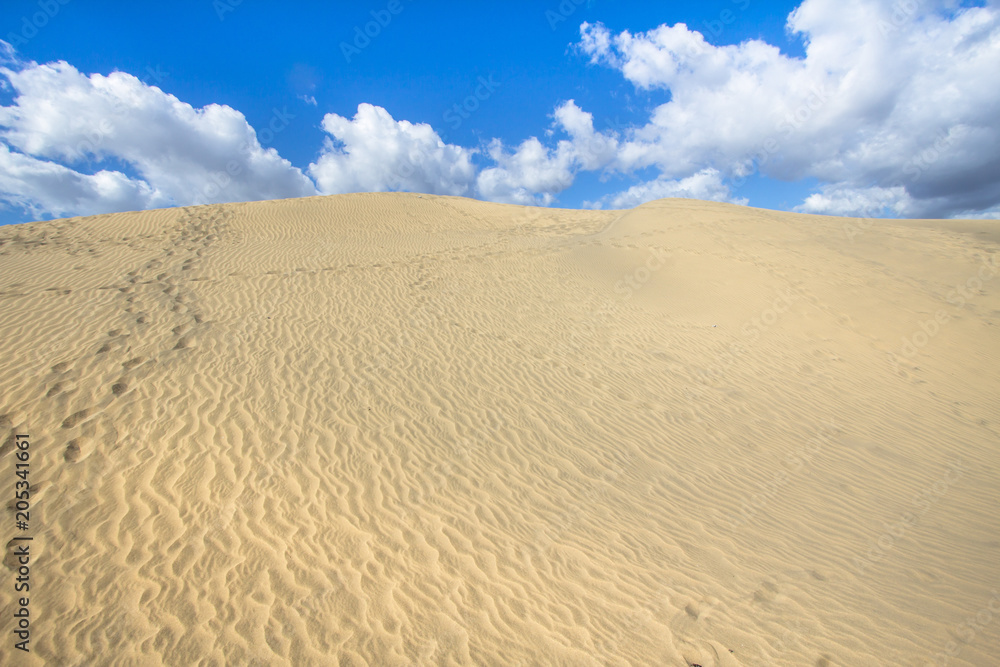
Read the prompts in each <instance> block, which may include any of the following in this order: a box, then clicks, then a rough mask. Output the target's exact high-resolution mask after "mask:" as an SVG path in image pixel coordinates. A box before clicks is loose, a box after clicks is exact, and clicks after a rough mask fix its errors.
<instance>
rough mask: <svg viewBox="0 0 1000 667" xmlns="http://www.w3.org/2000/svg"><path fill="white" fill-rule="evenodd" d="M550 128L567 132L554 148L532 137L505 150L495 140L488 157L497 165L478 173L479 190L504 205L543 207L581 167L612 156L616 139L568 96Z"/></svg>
mask: <svg viewBox="0 0 1000 667" xmlns="http://www.w3.org/2000/svg"><path fill="white" fill-rule="evenodd" d="M553 117H554V125H555V128H556V129H558V130H561V131H562V132H564V133H566V134H567V135H569V139H562V140H560V141H559V142H558V143H557V144H556V147H555V148H554V149H550V148H547V147H545V146H544V145H542V142H541V141H539V140H538V139H537V138H536V137H531V138H529V139H526V140H525V141H523V142H522V143H521V144H520V145H519V146H518V147H517V148H516V149H515V150H513V151H509V150H507V149H505V147H504V145H503V143H502V142H501V141H500V140H498V139H494V140H493V141H492V142H491V143H490V146H489V150H488V153H489V156H490V158H491V159H492V160H493V162H495V163H496V165H497V166H495V167H490V168H487V169H484V170H483V171H482V172H481V173H480V174H479V179H478V184H477V185H478V190H479V194H480V195H481V196H482V197H483V198H485V199H489V200H491V201H499V202H504V203H509V204H541V205H544V206H548V205H549V204H551V203H552V202H553V201H555V196H556V195H557V194H559V193H560V192H562V191H563V190H565V189H566V188H568V187H569V186H570V185H572V184H573V181H574V179H575V178H576V174H577V173H578V172H579V171H581V170H587V171H593V170H597V169H601V168H602V167H605V166H606V165H608V164H610V163H611V162H613V161H614V159H615V155H616V153H617V151H618V140H617V138H616V137H614V136H613V135H612V134H605V133H600V132H596V131H595V130H594V118H593V115H592V114H590V113H587V112H585V111H583V110H582V109H581V108H580V107H578V106H577V105H576V102H574V101H573V100H569V101H567V102H564V103H563V104H561V105H559V106H558V107H557V108H556V110H555V113H554V114H553Z"/></svg>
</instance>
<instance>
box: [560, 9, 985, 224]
mask: <svg viewBox="0 0 1000 667" xmlns="http://www.w3.org/2000/svg"><path fill="white" fill-rule="evenodd" d="M955 4H956V3H954V2H946V1H945V0H926V1H924V2H919V1H918V0H805V1H804V2H803V3H802V4H801V5H800V6H799V7H798V8H797V9H796V10H795V11H793V12H792V13H791V15H790V16H789V17H788V29H789V31H790V32H791V33H793V34H795V35H798V36H800V37H801V38H802V39H803V40H804V42H805V45H806V46H805V50H806V54H805V57H804V58H795V57H790V56H787V55H784V54H782V53H781V52H780V50H779V49H778V48H777V47H775V46H772V45H769V44H767V43H765V42H763V41H760V40H747V41H745V42H743V43H741V44H737V45H727V46H713V45H711V44H708V43H707V42H706V41H705V39H704V37H703V36H702V35H701V34H699V33H698V32H696V31H692V30H690V29H689V28H688V27H687V26H685V25H684V24H677V25H674V26H665V25H664V26H660V27H658V28H656V29H654V30H651V31H649V32H646V33H638V34H631V33H629V32H622V33H619V34H617V35H613V34H611V33H610V32H609V31H608V30H607V29H606V28H605V27H603V26H601V25H599V24H598V25H590V24H586V23H585V24H583V25H582V26H581V41H580V43H579V47H580V49H581V50H582V51H583V52H584V53H585V54H588V55H589V56H590V57H591V60H592V61H593V62H597V63H603V64H605V65H607V66H610V67H613V68H615V69H617V70H619V71H621V73H622V75H623V76H624V77H625V78H626V79H627V80H629V81H631V82H632V83H633V84H634V85H635V86H636V87H638V88H642V89H656V88H660V89H667V90H669V91H670V95H671V99H670V101H669V102H667V103H665V104H662V105H660V106H659V107H658V108H656V109H655V111H654V112H653V113H652V116H651V118H650V120H649V122H648V123H647V124H645V125H643V126H641V127H637V128H634V129H633V130H632V131H631V132H630V133H629V136H628V139H627V141H624V142H623V143H622V145H621V147H620V150H619V154H618V157H617V161H616V163H615V168H617V169H619V170H621V171H624V172H630V171H632V170H635V169H639V168H644V167H649V166H655V167H656V168H658V169H659V170H660V172H661V177H662V178H686V177H688V176H689V175H691V174H694V173H696V172H698V171H700V170H702V169H704V168H706V167H711V168H715V169H718V170H719V171H720V172H722V173H723V174H724V175H726V176H727V177H728V178H731V179H733V180H734V183H736V184H739V183H740V182H741V181H740V179H741V178H742V177H745V176H747V175H748V174H750V173H753V172H760V173H763V174H764V175H765V176H769V177H774V178H778V179H782V180H798V179H802V178H806V177H813V178H816V179H818V180H819V181H820V182H821V183H824V184H825V186H826V187H824V188H823V189H822V190H821V191H820V192H819V193H816V194H815V195H813V196H811V197H810V198H809V199H808V200H807V201H806V202H805V203H803V206H802V208H803V210H809V211H813V212H829V213H841V214H845V213H851V214H863V212H864V211H865V210H871V209H870V208H868V209H866V208H865V207H877V206H879V205H881V206H882V207H883V208H884V209H885V210H886V211H887V212H893V213H896V212H900V211H904V212H906V214H907V215H919V216H928V217H937V216H949V215H956V214H959V213H962V212H965V211H969V210H982V209H984V208H989V207H991V206H995V205H996V204H998V203H1000V88H997V87H996V86H989V85H984V82H985V81H990V80H992V79H993V78H994V73H995V72H997V71H1000V11H998V9H997V7H996V3H991V4H990V6H987V7H956V6H955Z"/></svg>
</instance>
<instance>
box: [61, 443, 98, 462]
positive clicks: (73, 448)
mask: <svg viewBox="0 0 1000 667" xmlns="http://www.w3.org/2000/svg"><path fill="white" fill-rule="evenodd" d="M91 448H92V447H91V441H90V439H89V438H84V437H80V438H73V439H72V440H70V441H69V443H68V444H67V445H66V451H64V452H63V458H64V459H65V460H66V461H68V462H70V463H76V462H77V461H81V460H83V459H85V458H87V456H88V455H89V454H90V450H91Z"/></svg>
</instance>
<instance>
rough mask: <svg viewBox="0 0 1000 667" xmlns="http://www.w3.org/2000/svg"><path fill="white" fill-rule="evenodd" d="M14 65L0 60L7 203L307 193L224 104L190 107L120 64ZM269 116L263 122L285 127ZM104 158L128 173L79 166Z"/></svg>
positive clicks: (2, 195)
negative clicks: (103, 68) (90, 68)
mask: <svg viewBox="0 0 1000 667" xmlns="http://www.w3.org/2000/svg"><path fill="white" fill-rule="evenodd" d="M14 64H15V67H0V75H2V76H3V77H4V79H5V80H6V81H7V82H8V85H9V86H10V88H11V89H12V90H13V91H14V93H15V99H14V102H13V104H12V105H11V106H5V107H0V145H2V147H3V153H2V157H0V159H3V160H4V162H5V165H6V166H7V167H8V168H9V170H6V172H5V176H4V178H3V181H2V187H0V199H3V200H4V201H6V202H8V204H14V205H18V206H22V207H25V208H27V209H28V210H29V211H31V212H33V213H36V214H41V213H48V214H55V215H61V214H66V213H79V212H98V211H114V210H122V209H123V208H147V207H149V206H167V205H186V204H206V203H214V202H220V201H249V200H257V199H275V198H282V197H297V196H304V195H309V194H315V193H316V189H315V187H314V185H313V184H312V182H311V181H310V180H309V179H308V178H307V177H306V176H305V175H304V174H303V173H302V172H301V171H300V170H299V169H297V168H295V167H293V166H292V165H291V163H289V162H288V161H287V160H285V159H283V158H281V157H280V156H279V155H278V153H277V151H275V150H274V149H273V148H264V147H263V146H261V144H260V141H259V140H258V138H257V134H256V132H255V131H254V129H253V128H252V127H251V126H250V125H249V124H248V123H247V121H246V118H244V116H243V114H241V113H240V112H238V111H236V110H235V109H232V108H230V107H228V106H223V105H218V104H210V105H208V106H206V107H204V108H201V109H195V108H193V107H192V106H191V105H189V104H186V103H184V102H181V101H180V100H178V99H177V98H176V97H174V96H173V95H169V94H167V93H164V92H163V91H162V90H160V89H159V88H157V87H155V86H149V85H147V84H145V83H143V82H142V81H140V80H139V79H137V78H136V77H135V76H132V75H131V74H127V73H125V72H113V73H111V74H109V75H107V76H103V75H100V74H91V75H89V76H87V75H84V74H82V73H81V72H79V71H78V70H77V69H76V68H75V67H73V66H72V65H70V64H68V63H66V62H57V63H50V64H44V65H38V64H36V63H33V62H32V63H24V62H16V63H14ZM281 113H282V112H281V111H278V110H276V111H275V114H277V115H280V114H281ZM278 120H279V121H280V122H278V123H274V122H272V124H271V125H272V127H279V128H280V127H283V125H281V123H285V124H286V125H287V120H288V119H287V118H279V119H278ZM269 131H270V132H273V129H272V130H269ZM109 162H110V163H114V164H115V165H117V166H120V167H121V168H123V169H126V168H127V169H129V170H131V171H132V172H134V174H135V175H136V177H135V178H134V177H130V176H128V175H126V174H125V173H123V172H122V171H119V170H100V171H98V172H97V173H89V172H90V171H92V170H93V168H94V166H95V165H100V164H106V163H109ZM73 202H78V206H77V207H76V208H74V207H73V206H72V203H73Z"/></svg>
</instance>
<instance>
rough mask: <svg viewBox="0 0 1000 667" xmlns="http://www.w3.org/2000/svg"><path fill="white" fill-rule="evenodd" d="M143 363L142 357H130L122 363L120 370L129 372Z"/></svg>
mask: <svg viewBox="0 0 1000 667" xmlns="http://www.w3.org/2000/svg"><path fill="white" fill-rule="evenodd" d="M143 361H145V359H144V358H143V357H132V358H131V359H129V360H128V361H123V362H122V368H124V369H125V370H131V369H133V368H135V367H136V366H138V365H139V364H141V363H142V362H143Z"/></svg>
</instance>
